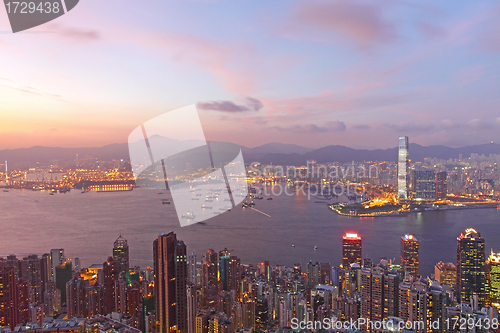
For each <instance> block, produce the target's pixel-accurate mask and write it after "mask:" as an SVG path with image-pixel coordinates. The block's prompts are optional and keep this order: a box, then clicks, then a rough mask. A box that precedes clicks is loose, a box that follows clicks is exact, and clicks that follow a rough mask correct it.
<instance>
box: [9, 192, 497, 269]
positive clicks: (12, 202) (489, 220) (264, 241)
mask: <svg viewBox="0 0 500 333" xmlns="http://www.w3.org/2000/svg"><path fill="white" fill-rule="evenodd" d="M269 193H272V192H269ZM276 193H277V191H276ZM271 197H272V198H273V199H272V200H266V197H264V199H262V200H255V203H256V205H255V207H254V208H255V209H257V210H259V211H260V212H258V211H255V210H253V209H248V208H243V207H241V205H238V206H237V207H235V208H233V209H232V210H231V211H229V212H226V213H224V214H221V215H218V216H214V217H213V218H211V219H209V220H206V221H205V222H204V223H198V224H194V225H190V226H187V227H180V223H179V221H178V218H177V214H176V212H175V207H174V203H172V204H163V203H162V201H163V200H164V199H170V201H172V200H171V197H170V195H169V193H168V191H164V192H161V191H158V190H149V189H140V188H136V189H134V190H133V191H123V192H87V193H81V191H79V190H71V191H70V192H68V193H56V194H54V195H49V192H47V191H31V190H13V189H11V190H9V191H8V192H4V191H0V226H1V229H0V230H1V232H0V257H2V256H6V255H9V254H16V255H18V257H20V258H22V256H24V255H27V254H38V255H42V254H43V253H47V252H49V251H50V249H53V248H63V249H64V251H65V255H66V256H67V257H68V258H79V259H80V261H81V267H88V266H90V265H92V264H102V263H103V262H104V261H105V260H106V259H107V257H108V256H110V255H111V253H112V248H113V242H114V241H115V240H116V238H118V236H119V235H120V234H121V235H122V236H123V237H125V238H126V239H127V240H128V244H129V249H130V257H131V265H133V266H140V267H146V266H152V264H153V260H152V258H153V254H152V253H153V241H154V239H155V238H156V237H158V235H159V234H161V233H168V232H171V231H173V232H175V233H176V234H177V238H178V239H180V240H183V241H184V242H185V243H186V245H187V247H188V253H191V252H192V251H195V253H196V255H197V260H198V261H199V260H201V257H202V255H203V253H204V252H205V251H206V250H207V249H214V250H215V251H220V250H222V249H224V248H227V249H228V250H230V252H231V254H232V255H236V256H238V257H239V258H241V261H242V263H247V264H255V263H259V262H262V261H264V260H269V261H270V263H271V264H281V265H293V264H295V263H300V264H302V266H303V267H305V265H306V264H307V263H308V262H309V261H313V262H316V261H318V262H324V263H326V262H327V263H330V264H332V265H339V264H340V263H341V259H342V235H344V234H345V233H346V232H353V233H358V234H359V235H360V236H361V237H362V242H363V257H369V258H371V259H372V261H374V262H378V261H379V260H380V259H381V258H387V259H392V260H394V262H395V263H399V262H400V259H399V257H400V243H401V240H400V238H401V237H402V236H403V235H404V234H407V233H411V234H413V235H415V236H416V237H417V239H418V240H419V241H420V267H421V269H420V272H421V274H423V275H430V274H432V273H433V272H434V265H435V264H436V263H437V262H439V261H444V262H455V261H456V247H457V236H458V235H459V234H460V233H461V232H462V231H463V230H465V229H466V228H469V227H473V228H475V229H476V230H477V231H479V232H480V233H481V235H482V236H483V237H484V238H485V242H486V251H487V255H488V254H489V252H490V251H491V250H493V251H500V210H497V209H495V208H484V209H464V210H449V211H424V212H419V213H412V214H409V215H408V216H397V217H396V216H391V217H372V218H359V217H346V216H339V215H337V214H336V213H334V212H333V211H331V210H330V209H328V206H327V204H326V201H319V200H317V199H316V198H313V197H311V198H308V197H307V196H306V195H303V194H302V193H301V192H297V193H295V194H294V195H280V196H279V195H271ZM261 212H262V213H265V214H262V213H261ZM293 245H294V246H293Z"/></svg>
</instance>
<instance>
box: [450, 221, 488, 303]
mask: <svg viewBox="0 0 500 333" xmlns="http://www.w3.org/2000/svg"><path fill="white" fill-rule="evenodd" d="M485 285H486V258H485V253H484V238H483V237H481V234H480V233H479V232H477V231H476V230H475V229H473V228H468V229H466V230H465V231H464V232H462V233H461V234H460V235H459V236H458V238H457V296H458V298H459V300H460V302H463V303H469V302H471V301H472V299H473V298H476V297H477V304H475V305H477V306H479V307H482V306H484V304H485V301H486V288H485V287H486V286H485Z"/></svg>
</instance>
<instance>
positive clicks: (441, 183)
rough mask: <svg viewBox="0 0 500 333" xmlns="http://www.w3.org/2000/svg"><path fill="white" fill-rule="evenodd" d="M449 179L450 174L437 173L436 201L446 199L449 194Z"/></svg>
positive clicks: (444, 172)
mask: <svg viewBox="0 0 500 333" xmlns="http://www.w3.org/2000/svg"><path fill="white" fill-rule="evenodd" d="M447 177H448V173H447V172H446V171H441V172H437V173H436V200H442V199H446V195H447V194H448V187H447V181H446V178H447Z"/></svg>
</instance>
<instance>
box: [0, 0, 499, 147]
mask: <svg viewBox="0 0 500 333" xmlns="http://www.w3.org/2000/svg"><path fill="white" fill-rule="evenodd" d="M499 16H500V3H499V2H498V1H482V2H457V1H455V2H446V4H441V3H438V2H436V1H406V2H405V1H393V0H387V1H386V0H380V1H373V2H367V1H351V0H349V1H334V0H331V1H317V0H301V1H292V0H286V1H281V0H273V1H235V0H231V1H210V0H206V1H190V0H182V1H181V0H177V1H166V0H148V1H127V0H106V1H102V0H99V1H98V0H82V1H80V3H79V4H78V6H77V7H75V8H74V9H73V10H72V11H70V12H69V13H67V14H66V15H64V16H62V17H60V18H58V19H56V20H54V21H52V22H50V23H47V24H45V25H42V26H40V27H37V28H34V29H31V30H28V31H26V32H20V33H17V34H13V33H12V32H11V30H10V26H9V22H8V18H7V15H6V11H5V8H4V7H3V6H2V7H1V8H0V114H1V118H0V149H4V148H18V147H30V146H34V145H44V146H61V147H76V146H102V145H105V144H109V143H118V142H120V143H122V142H127V138H128V135H129V133H130V132H131V131H132V130H133V129H134V128H136V127H137V126H138V125H140V124H141V123H144V122H145V121H147V120H149V119H150V118H153V117H155V116H158V115H160V114H162V113H164V112H167V111H169V110H173V109H176V108H180V107H183V106H186V105H190V104H195V103H198V105H199V110H200V115H201V116H202V119H203V124H204V126H205V131H206V134H207V138H209V139H211V140H219V141H230V142H234V143H238V144H241V145H245V146H248V147H254V146H258V145H261V144H264V143H268V142H283V143H294V144H299V145H303V146H308V147H321V146H326V145H330V144H339V145H346V146H350V147H364V148H386V147H394V146H396V144H397V136H399V135H408V136H409V137H410V141H411V142H414V143H419V144H422V145H433V144H443V145H448V146H454V147H457V146H464V145H471V144H482V143H487V142H490V141H495V142H500V20H499V19H498V17H499Z"/></svg>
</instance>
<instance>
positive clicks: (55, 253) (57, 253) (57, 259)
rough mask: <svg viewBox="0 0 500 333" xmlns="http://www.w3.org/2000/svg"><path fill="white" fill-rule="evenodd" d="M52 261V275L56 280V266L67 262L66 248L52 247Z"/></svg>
mask: <svg viewBox="0 0 500 333" xmlns="http://www.w3.org/2000/svg"><path fill="white" fill-rule="evenodd" d="M50 261H51V268H52V272H51V277H52V281H54V282H56V267H57V266H60V265H62V264H63V263H64V262H65V258H64V250H63V249H52V250H50Z"/></svg>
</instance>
